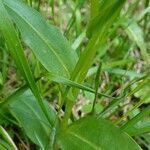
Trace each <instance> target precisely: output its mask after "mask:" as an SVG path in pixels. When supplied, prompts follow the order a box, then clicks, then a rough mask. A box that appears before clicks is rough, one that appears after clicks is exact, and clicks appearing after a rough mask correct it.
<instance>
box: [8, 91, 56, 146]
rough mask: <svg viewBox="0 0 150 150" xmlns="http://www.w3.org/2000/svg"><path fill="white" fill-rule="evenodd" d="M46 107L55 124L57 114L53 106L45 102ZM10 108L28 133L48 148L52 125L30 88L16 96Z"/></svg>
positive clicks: (36, 142) (35, 140)
mask: <svg viewBox="0 0 150 150" xmlns="http://www.w3.org/2000/svg"><path fill="white" fill-rule="evenodd" d="M44 104H45V107H46V109H47V111H48V112H49V116H51V122H53V124H55V121H56V115H55V113H54V110H53V109H52V107H50V106H48V104H47V103H46V102H45V103H44ZM8 110H9V111H10V112H11V113H12V115H13V116H14V117H15V118H16V119H17V120H18V122H19V124H20V125H21V127H22V128H23V129H24V131H25V133H26V135H27V136H28V137H29V138H30V139H31V140H32V141H33V142H34V143H35V144H37V145H39V146H40V147H41V148H43V149H44V148H46V146H47V145H48V143H49V141H50V134H51V129H52V128H51V125H50V124H49V122H48V120H47V118H46V117H45V115H44V113H43V111H42V110H41V108H40V106H39V104H38V103H37V101H36V99H35V97H34V96H33V94H32V93H31V91H30V90H27V91H26V92H24V93H22V94H21V95H20V96H16V97H15V99H14V100H12V101H10V103H9V104H8Z"/></svg>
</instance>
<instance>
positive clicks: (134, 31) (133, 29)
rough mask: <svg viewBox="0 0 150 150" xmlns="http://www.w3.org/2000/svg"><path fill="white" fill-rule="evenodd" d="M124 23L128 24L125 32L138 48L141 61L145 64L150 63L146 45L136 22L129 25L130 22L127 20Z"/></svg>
mask: <svg viewBox="0 0 150 150" xmlns="http://www.w3.org/2000/svg"><path fill="white" fill-rule="evenodd" d="M126 23H129V24H130V25H129V26H128V27H127V28H126V30H125V31H126V32H127V34H128V36H129V37H130V39H132V40H133V41H134V42H135V43H136V45H137V46H138V47H139V48H140V50H141V54H142V57H143V59H144V60H145V61H147V63H150V61H149V54H148V52H147V45H146V43H145V40H144V35H143V32H142V29H141V28H140V27H139V25H138V24H137V23H136V22H132V23H130V20H127V21H126ZM137 35H138V36H137Z"/></svg>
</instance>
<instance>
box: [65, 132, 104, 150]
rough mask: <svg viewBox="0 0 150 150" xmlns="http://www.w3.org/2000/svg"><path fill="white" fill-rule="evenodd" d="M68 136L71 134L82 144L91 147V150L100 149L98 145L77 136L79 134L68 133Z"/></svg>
mask: <svg viewBox="0 0 150 150" xmlns="http://www.w3.org/2000/svg"><path fill="white" fill-rule="evenodd" d="M68 134H71V135H72V136H74V137H76V138H78V139H80V140H81V141H83V142H84V143H86V144H88V145H90V146H91V147H92V148H93V149H95V150H101V148H100V147H99V146H98V145H96V144H93V143H92V142H91V141H89V140H87V139H86V138H84V137H83V136H81V135H79V134H76V133H74V132H71V131H69V132H68Z"/></svg>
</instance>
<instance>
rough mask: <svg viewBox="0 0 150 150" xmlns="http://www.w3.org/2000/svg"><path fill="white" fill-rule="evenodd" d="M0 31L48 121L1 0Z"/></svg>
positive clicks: (16, 35)
mask: <svg viewBox="0 0 150 150" xmlns="http://www.w3.org/2000/svg"><path fill="white" fill-rule="evenodd" d="M0 31H1V32H2V35H3V37H4V39H5V42H6V44H7V46H8V49H9V51H10V53H11V55H12V56H13V58H14V60H15V62H16V64H17V67H18V69H19V71H20V72H21V73H22V76H23V77H24V78H25V80H26V82H27V84H28V85H29V87H30V88H31V90H32V92H33V94H34V95H35V97H36V99H37V101H38V103H39V105H40V107H41V109H42V110H43V112H44V114H45V116H46V117H47V118H48V120H49V122H50V120H51V119H50V116H49V115H48V112H47V110H46V108H45V105H44V103H43V100H42V98H41V95H40V93H39V90H38V88H37V86H36V82H35V80H34V76H33V74H32V72H31V69H30V67H29V64H28V62H27V59H26V57H25V54H24V52H23V48H22V45H21V42H20V40H19V37H18V34H17V32H16V30H15V27H14V26H13V22H12V21H11V19H10V16H9V14H8V13H7V10H6V9H5V6H4V5H3V1H2V0H0Z"/></svg>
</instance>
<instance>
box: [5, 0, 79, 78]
mask: <svg viewBox="0 0 150 150" xmlns="http://www.w3.org/2000/svg"><path fill="white" fill-rule="evenodd" d="M4 3H5V6H6V8H7V10H8V12H9V14H10V16H11V17H12V19H13V21H14V22H15V24H16V25H17V27H18V28H19V31H20V32H21V36H22V38H23V40H24V41H25V43H26V44H27V45H28V46H29V47H30V48H31V49H32V51H33V53H34V54H35V56H36V57H37V58H38V59H39V61H40V62H41V64H42V65H43V66H44V67H45V68H46V69H47V70H48V71H49V72H51V73H54V74H57V75H61V76H64V77H69V76H70V73H71V72H72V71H73V69H74V66H75V64H76V62H77V54H76V53H75V51H73V50H72V48H71V46H70V44H69V43H68V41H67V40H66V38H65V37H63V35H62V34H61V32H60V31H59V30H58V29H57V28H56V27H54V26H52V25H48V24H47V23H46V21H45V20H44V19H43V18H42V16H41V15H40V14H39V13H38V12H37V11H36V10H34V9H32V8H30V7H29V6H27V5H25V4H24V3H22V2H20V1H18V0H13V1H12V0H4Z"/></svg>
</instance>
